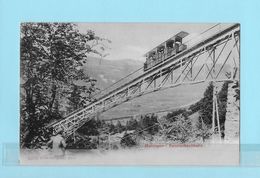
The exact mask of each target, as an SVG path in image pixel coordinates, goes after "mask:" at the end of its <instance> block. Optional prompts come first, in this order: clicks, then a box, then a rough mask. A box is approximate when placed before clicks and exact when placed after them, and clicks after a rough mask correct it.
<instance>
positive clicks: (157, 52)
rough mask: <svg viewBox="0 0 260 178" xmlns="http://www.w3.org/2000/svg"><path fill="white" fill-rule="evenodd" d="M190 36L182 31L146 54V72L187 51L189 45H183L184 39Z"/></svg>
mask: <svg viewBox="0 0 260 178" xmlns="http://www.w3.org/2000/svg"><path fill="white" fill-rule="evenodd" d="M186 36H188V33H187V32H184V31H181V32H179V33H178V34H176V35H174V36H173V37H171V38H170V39H168V40H166V41H165V42H163V43H161V44H160V45H158V46H157V47H155V48H153V49H152V50H151V51H149V52H147V53H146V54H145V57H146V62H145V63H144V71H147V70H148V69H151V68H153V67H154V66H156V65H157V64H159V63H161V62H162V61H165V60H167V59H168V58H170V57H171V56H175V55H176V54H178V53H180V52H182V51H184V50H185V49H187V45H185V44H183V43H182V41H183V38H184V37H186Z"/></svg>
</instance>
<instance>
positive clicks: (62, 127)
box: [20, 22, 240, 166]
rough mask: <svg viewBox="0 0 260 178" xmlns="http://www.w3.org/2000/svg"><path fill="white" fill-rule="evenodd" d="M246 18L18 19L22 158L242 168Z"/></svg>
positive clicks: (30, 161)
mask: <svg viewBox="0 0 260 178" xmlns="http://www.w3.org/2000/svg"><path fill="white" fill-rule="evenodd" d="M239 119H240V24H238V23H183V24H182V23H68V22H67V23H61V22H57V23H55V22H50V23H40V22H39V23H36V22H33V23H32V22H24V23H21V24H20V163H21V164H23V165H137V166H139V165H239V151H240V150H239V149H240V145H239V144H240V143H239V138H240V121H239Z"/></svg>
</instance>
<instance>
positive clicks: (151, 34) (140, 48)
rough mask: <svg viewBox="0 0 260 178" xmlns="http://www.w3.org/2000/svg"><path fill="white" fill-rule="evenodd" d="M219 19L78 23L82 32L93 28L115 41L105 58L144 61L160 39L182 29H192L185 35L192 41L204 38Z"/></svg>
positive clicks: (191, 42)
mask: <svg viewBox="0 0 260 178" xmlns="http://www.w3.org/2000/svg"><path fill="white" fill-rule="evenodd" d="M216 24H217V23H205V24H191V23H186V24H179V23H78V28H79V31H80V32H83V33H84V32H87V30H93V31H94V32H95V34H96V35H97V36H99V37H102V38H106V39H109V40H111V41H112V43H109V45H108V46H109V49H107V50H106V52H105V53H109V55H108V56H106V57H104V59H108V60H122V59H134V60H141V61H144V60H145V58H144V54H145V53H146V52H148V51H149V50H151V49H153V48H154V47H156V46H157V45H159V44H160V43H162V42H164V41H166V40H167V39H169V38H170V37H172V36H174V35H175V34H177V33H178V32H180V31H186V32H188V33H189V36H187V37H186V38H185V39H184V42H186V41H188V42H189V43H190V45H192V44H193V43H196V42H198V41H200V40H202V38H203V37H202V36H201V35H200V34H201V33H202V32H204V31H205V30H207V29H209V28H211V27H212V26H214V25H216ZM227 25H230V24H219V25H217V26H215V28H213V29H212V30H209V31H207V32H206V33H205V34H204V35H208V34H210V33H211V34H212V33H213V32H214V31H215V32H216V31H219V30H221V29H223V28H224V27H225V26H227Z"/></svg>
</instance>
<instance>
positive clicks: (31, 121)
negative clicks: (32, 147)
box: [20, 23, 105, 144]
mask: <svg viewBox="0 0 260 178" xmlns="http://www.w3.org/2000/svg"><path fill="white" fill-rule="evenodd" d="M104 40H105V39H102V38H100V37H97V36H96V35H95V33H94V32H93V31H88V32H86V33H80V32H79V31H78V29H77V25H76V24H72V23H23V24H21V50H20V60H21V122H22V123H23V127H24V128H21V130H24V131H26V134H24V135H23V136H22V137H21V138H22V139H23V140H21V142H26V143H27V144H29V143H30V142H31V140H32V139H33V137H35V136H36V135H39V130H41V129H42V128H43V127H44V125H45V124H46V123H48V122H50V121H51V120H53V119H55V118H53V113H55V114H57V108H55V107H57V105H56V106H55V101H56V100H59V102H61V101H63V102H66V101H67V99H66V97H67V95H68V94H69V93H71V91H72V90H73V87H74V84H75V81H81V82H84V83H85V87H83V88H82V89H81V92H85V93H89V92H92V90H93V87H91V84H90V83H91V82H93V80H92V79H91V78H90V77H89V76H87V75H85V73H84V71H83V68H82V66H83V65H84V63H86V60H87V55H88V54H89V53H95V54H101V53H102V50H103V48H99V47H100V46H99V45H98V44H100V43H102V41H103V42H104ZM99 49H100V50H99ZM81 97H82V96H81ZM60 110H61V108H59V109H58V111H60Z"/></svg>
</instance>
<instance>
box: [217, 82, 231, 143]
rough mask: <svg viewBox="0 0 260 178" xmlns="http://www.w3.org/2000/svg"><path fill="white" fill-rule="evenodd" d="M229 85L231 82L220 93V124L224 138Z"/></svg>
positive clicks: (226, 83) (223, 86)
mask: <svg viewBox="0 0 260 178" xmlns="http://www.w3.org/2000/svg"><path fill="white" fill-rule="evenodd" d="M228 84H229V82H225V83H224V84H223V85H222V88H221V90H220V91H219V93H218V101H219V102H218V108H219V122H220V132H221V137H222V138H224V136H225V121H226V112H227V95H228Z"/></svg>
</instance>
